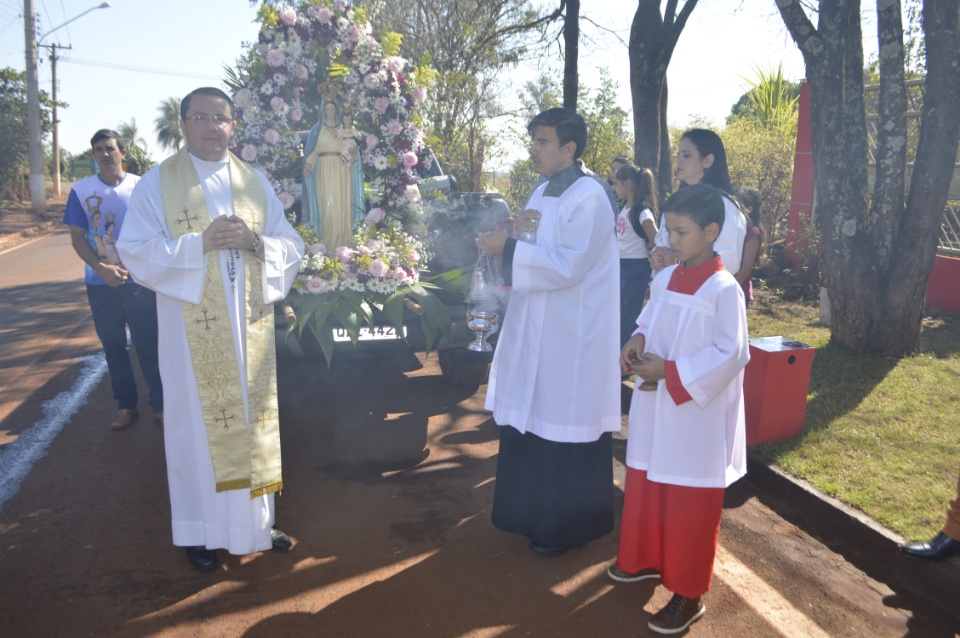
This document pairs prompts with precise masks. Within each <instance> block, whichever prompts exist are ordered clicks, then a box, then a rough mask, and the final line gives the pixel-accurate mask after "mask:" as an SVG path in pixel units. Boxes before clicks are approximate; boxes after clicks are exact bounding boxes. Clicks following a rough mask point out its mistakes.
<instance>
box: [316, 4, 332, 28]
mask: <svg viewBox="0 0 960 638" xmlns="http://www.w3.org/2000/svg"><path fill="white" fill-rule="evenodd" d="M332 19H333V11H331V10H330V9H329V8H328V7H321V8H320V9H318V10H317V20H319V21H320V22H322V23H323V24H330V20H332Z"/></svg>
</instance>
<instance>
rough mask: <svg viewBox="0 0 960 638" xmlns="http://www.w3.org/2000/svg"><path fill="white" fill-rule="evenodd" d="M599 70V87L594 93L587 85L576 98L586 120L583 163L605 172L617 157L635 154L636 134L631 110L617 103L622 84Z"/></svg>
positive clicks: (602, 172)
mask: <svg viewBox="0 0 960 638" xmlns="http://www.w3.org/2000/svg"><path fill="white" fill-rule="evenodd" d="M599 71H600V88H599V89H598V90H597V93H596V94H595V95H593V94H591V91H590V90H589V89H588V88H587V87H584V86H581V88H580V97H579V99H578V100H577V104H578V105H579V109H578V110H579V112H580V115H582V116H583V119H584V120H586V122H587V147H586V149H584V152H583V155H582V156H581V157H582V158H583V162H584V164H586V166H587V167H588V168H590V169H591V170H593V171H594V172H595V173H597V174H598V175H601V176H605V175H606V174H607V172H608V171H609V170H610V162H611V161H613V158H614V157H618V156H624V157H633V135H632V134H631V133H630V125H631V122H630V114H629V113H628V112H627V111H625V110H624V109H622V108H620V107H619V106H617V90H618V89H619V85H618V84H617V83H616V82H614V81H613V80H612V79H610V73H609V72H608V71H607V70H606V69H599Z"/></svg>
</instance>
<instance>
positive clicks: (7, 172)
mask: <svg viewBox="0 0 960 638" xmlns="http://www.w3.org/2000/svg"><path fill="white" fill-rule="evenodd" d="M52 106H53V104H52V101H51V100H50V97H49V95H48V94H47V93H46V92H44V91H41V92H40V132H41V135H42V136H46V135H47V134H48V133H49V132H50V131H51V128H52V124H51V122H50V110H51V108H52ZM63 106H66V105H63ZM0 140H3V143H2V144H0V198H8V197H15V196H17V197H18V196H20V195H21V193H20V190H21V189H20V186H21V184H20V179H21V175H22V172H23V168H24V167H25V165H26V163H27V160H28V157H29V146H28V142H27V79H26V73H25V72H22V71H17V70H15V69H12V68H10V67H6V68H3V69H0Z"/></svg>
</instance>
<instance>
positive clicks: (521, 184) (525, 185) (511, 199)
mask: <svg viewBox="0 0 960 638" xmlns="http://www.w3.org/2000/svg"><path fill="white" fill-rule="evenodd" d="M539 177H540V176H539V175H537V173H536V171H534V170H533V164H532V163H531V162H530V159H529V158H526V159H522V160H517V161H516V162H514V163H513V166H512V167H510V181H509V183H508V186H507V189H506V192H505V193H504V194H503V198H504V199H505V200H507V205H509V206H510V210H512V211H515V212H519V211H522V210H523V207H524V206H525V205H526V203H527V200H528V199H530V193H532V192H533V187H534V185H535V184H536V183H537V179H538V178H539Z"/></svg>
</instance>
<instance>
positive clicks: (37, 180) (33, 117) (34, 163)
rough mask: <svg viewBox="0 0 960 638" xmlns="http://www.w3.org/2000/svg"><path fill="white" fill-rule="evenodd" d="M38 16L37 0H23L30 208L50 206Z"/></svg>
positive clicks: (42, 209) (41, 210) (36, 208)
mask: <svg viewBox="0 0 960 638" xmlns="http://www.w3.org/2000/svg"><path fill="white" fill-rule="evenodd" d="M36 28H37V19H36V16H35V15H34V13H33V0H23V31H24V40H25V44H26V47H25V49H24V50H25V52H26V62H27V68H26V75H27V145H28V147H29V151H30V210H32V211H33V212H34V213H36V214H39V213H43V212H45V211H46V210H47V201H46V199H47V192H46V191H47V187H46V184H44V181H43V153H42V147H41V138H40V87H39V85H38V80H37V40H36Z"/></svg>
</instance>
